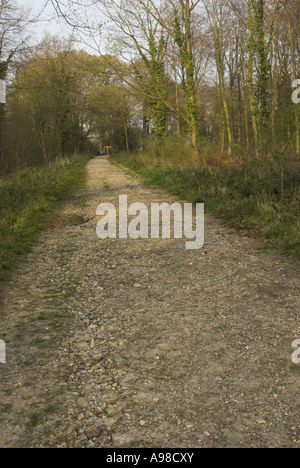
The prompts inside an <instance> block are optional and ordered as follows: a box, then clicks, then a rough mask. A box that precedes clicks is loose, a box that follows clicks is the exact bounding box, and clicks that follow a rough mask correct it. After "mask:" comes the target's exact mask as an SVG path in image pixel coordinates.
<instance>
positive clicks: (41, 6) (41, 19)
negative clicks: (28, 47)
mask: <svg viewBox="0 0 300 468" xmlns="http://www.w3.org/2000/svg"><path fill="white" fill-rule="evenodd" d="M17 2H18V3H19V5H21V6H22V7H24V8H26V9H29V10H31V15H33V16H36V17H37V21H36V23H35V24H33V25H32V37H33V40H34V42H40V41H41V40H42V39H43V38H44V36H45V34H46V33H50V34H52V35H54V34H56V35H58V36H60V37H64V38H69V37H70V35H71V34H72V32H73V29H72V27H71V26H68V25H67V23H66V22H65V21H64V20H63V19H61V20H60V19H59V18H58V17H57V14H56V12H55V9H54V8H53V6H52V3H51V0H17ZM79 8H80V7H79ZM98 14H99V12H98ZM92 16H93V15H92ZM93 17H94V19H95V17H96V11H95V16H93ZM98 20H99V22H100V23H101V21H102V22H105V19H104V17H103V16H102V17H101V16H100V17H98ZM82 37H83V41H84V42H85V43H84V42H82V43H80V44H77V47H79V48H82V49H86V50H87V51H88V52H90V53H95V52H96V49H95V44H97V45H99V39H98V40H96V41H95V42H93V40H91V39H90V38H89V37H84V34H82ZM79 38H80V33H79V32H78V33H77V34H76V39H79ZM88 43H89V44H91V47H92V48H89V47H88ZM74 45H75V44H74ZM102 46H103V44H102V42H101V49H102Z"/></svg>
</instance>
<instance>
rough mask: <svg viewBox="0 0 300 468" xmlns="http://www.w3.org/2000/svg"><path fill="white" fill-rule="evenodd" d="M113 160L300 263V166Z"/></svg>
mask: <svg viewBox="0 0 300 468" xmlns="http://www.w3.org/2000/svg"><path fill="white" fill-rule="evenodd" d="M177 159H178V157H177ZM177 159H176V161H177ZM111 161H112V162H114V163H116V164H122V165H124V166H126V167H127V168H129V170H130V171H133V172H135V173H138V174H140V175H141V176H142V178H143V180H144V181H145V182H146V183H148V184H150V185H158V186H161V187H163V188H165V189H167V190H168V191H169V192H171V193H172V194H175V195H178V196H179V197H180V198H183V199H185V200H188V201H192V202H194V203H200V202H201V203H205V205H206V210H208V211H211V212H213V213H214V214H216V215H217V216H219V217H222V218H224V219H225V220H226V222H227V223H228V224H229V225H230V226H232V227H234V228H235V229H238V230H240V231H243V232H244V233H245V234H247V235H251V236H258V237H261V238H264V239H266V241H267V243H266V246H267V245H268V248H270V247H271V248H279V249H281V250H283V251H284V252H285V253H287V254H289V255H292V256H294V257H296V258H300V236H299V233H300V209H299V208H300V170H299V167H298V168H293V169H292V168H288V165H285V164H284V162H282V161H281V162H280V161H279V162H274V161H273V163H270V162H268V163H266V162H265V163H262V162H258V161H256V162H253V163H251V162H247V163H246V162H244V163H240V164H228V163H220V164H214V165H209V164H205V165H203V167H201V165H200V164H199V163H198V164H195V163H193V164H191V162H190V161H189V160H188V159H183V160H181V161H180V164H178V163H177V162H176V163H174V161H166V160H165V159H164V160H163V162H160V161H159V158H157V155H155V157H152V155H151V152H150V154H149V152H147V151H146V152H145V153H144V154H143V153H137V154H127V153H119V154H115V155H113V156H112V157H111ZM185 161H186V164H185ZM204 166H205V167H204Z"/></svg>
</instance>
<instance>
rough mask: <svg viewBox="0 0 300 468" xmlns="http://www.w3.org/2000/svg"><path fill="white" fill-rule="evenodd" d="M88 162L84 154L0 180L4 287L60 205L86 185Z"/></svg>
mask: <svg viewBox="0 0 300 468" xmlns="http://www.w3.org/2000/svg"><path fill="white" fill-rule="evenodd" d="M88 160H89V157H88V156H84V155H82V156H76V157H73V158H71V159H59V160H57V161H55V162H51V163H49V164H48V165H46V166H43V167H39V168H30V169H26V170H23V171H19V172H16V173H13V174H11V175H9V176H7V177H5V178H3V179H1V180H0V284H1V282H3V281H5V280H6V279H8V278H9V276H10V274H11V272H12V271H13V269H14V268H15V267H16V265H17V264H18V261H19V259H20V256H21V255H22V254H24V253H25V252H29V251H30V249H31V247H32V245H33V243H34V240H35V239H36V234H37V233H38V232H39V231H40V230H41V229H43V228H44V227H45V226H46V224H47V221H48V220H49V218H50V216H51V215H53V213H54V212H55V210H56V209H57V208H58V207H59V206H60V203H61V202H62V201H64V200H66V199H67V198H68V197H70V196H71V195H72V194H73V193H74V191H75V190H76V189H78V187H79V186H81V185H82V184H83V183H84V181H85V173H86V172H85V166H86V164H87V162H88Z"/></svg>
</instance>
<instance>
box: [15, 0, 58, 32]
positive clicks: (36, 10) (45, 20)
mask: <svg viewBox="0 0 300 468" xmlns="http://www.w3.org/2000/svg"><path fill="white" fill-rule="evenodd" d="M18 3H19V5H21V6H23V7H24V8H26V9H30V10H31V12H32V13H33V14H34V15H39V14H40V13H41V12H42V10H43V6H44V5H45V3H46V1H45V0H18ZM32 30H33V34H34V38H35V39H37V40H40V39H42V38H43V37H44V35H45V34H46V32H48V33H51V34H59V35H62V34H63V35H64V34H65V32H66V25H65V24H62V23H60V22H59V21H58V19H57V17H56V15H55V11H54V9H53V7H52V6H51V2H50V1H49V2H48V6H47V7H46V8H45V9H44V11H43V12H42V13H41V15H40V16H39V20H38V21H37V22H36V24H35V25H34V26H33V28H32Z"/></svg>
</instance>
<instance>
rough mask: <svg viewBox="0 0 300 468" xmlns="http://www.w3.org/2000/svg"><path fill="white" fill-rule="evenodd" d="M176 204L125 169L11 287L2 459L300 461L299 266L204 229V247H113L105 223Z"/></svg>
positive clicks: (66, 215) (66, 213) (99, 162)
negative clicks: (135, 455)
mask: <svg viewBox="0 0 300 468" xmlns="http://www.w3.org/2000/svg"><path fill="white" fill-rule="evenodd" d="M121 194H123V195H128V199H129V203H132V202H141V203H145V204H147V205H148V206H149V204H150V203H151V202H163V201H165V202H168V203H171V202H173V201H176V200H177V199H176V197H174V196H172V195H169V194H168V193H166V192H165V191H163V190H161V189H156V188H153V189H150V188H147V187H145V186H144V185H143V184H142V183H141V182H140V180H139V179H138V178H134V177H132V176H129V175H127V173H126V171H125V170H124V169H122V168H118V167H115V166H112V165H111V164H110V163H109V162H108V160H107V159H106V158H96V159H94V160H92V161H90V163H89V164H88V181H87V186H86V188H85V189H83V190H82V191H81V192H80V193H78V194H77V195H76V196H75V197H73V198H72V200H70V202H69V203H68V205H67V206H66V207H65V208H64V209H63V211H62V212H61V213H60V215H59V216H58V218H57V219H56V221H55V222H54V223H52V224H51V225H50V226H49V229H48V230H47V231H46V232H44V233H42V234H41V235H40V239H39V242H38V244H37V245H36V246H35V248H34V249H33V251H32V253H30V254H29V256H28V258H27V260H26V261H25V263H24V264H23V265H22V266H21V268H20V270H19V272H18V273H17V274H16V275H15V276H14V278H13V280H12V281H11V282H10V283H9V284H8V285H7V286H6V289H5V294H4V302H3V311H2V314H1V315H0V323H1V328H0V338H1V339H4V340H5V341H6V344H7V364H6V365H0V379H1V387H0V446H1V447H48V446H50V447H79V448H81V447H91V448H93V447H107V448H112V447H114V448H118V447H152V448H156V447H159V448H165V447H168V448H172V447H176V448H188V447H193V448H196V447H298V448H299V447H300V428H299V416H300V396H299V395H300V365H295V364H293V363H292V358H291V356H292V352H293V350H292V342H293V341H294V340H296V339H300V326H299V325H300V320H299V263H297V262H296V261H294V260H292V259H290V258H287V257H285V256H284V255H281V254H280V253H278V252H267V253H266V252H264V251H263V250H262V247H263V242H262V241H257V240H254V239H250V238H247V237H242V236H241V235H239V234H238V233H236V232H232V231H231V230H230V229H229V228H227V227H226V226H224V224H223V223H222V221H220V220H218V219H216V218H214V217H212V216H210V215H206V244H205V247H204V248H203V249H201V250H199V251H187V250H185V241H184V240H117V239H115V240H105V241H104V240H99V239H98V238H97V236H96V224H97V221H98V218H97V216H96V208H97V205H98V204H99V203H102V202H110V203H114V204H115V205H117V204H118V199H119V195H121Z"/></svg>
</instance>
